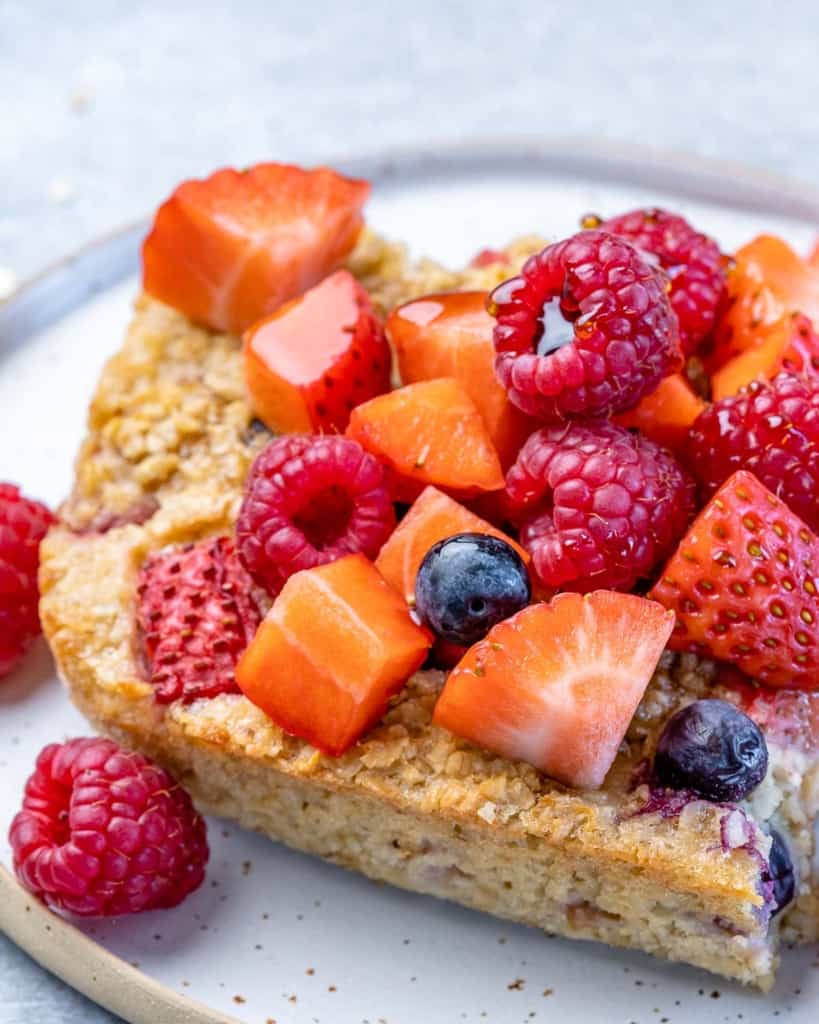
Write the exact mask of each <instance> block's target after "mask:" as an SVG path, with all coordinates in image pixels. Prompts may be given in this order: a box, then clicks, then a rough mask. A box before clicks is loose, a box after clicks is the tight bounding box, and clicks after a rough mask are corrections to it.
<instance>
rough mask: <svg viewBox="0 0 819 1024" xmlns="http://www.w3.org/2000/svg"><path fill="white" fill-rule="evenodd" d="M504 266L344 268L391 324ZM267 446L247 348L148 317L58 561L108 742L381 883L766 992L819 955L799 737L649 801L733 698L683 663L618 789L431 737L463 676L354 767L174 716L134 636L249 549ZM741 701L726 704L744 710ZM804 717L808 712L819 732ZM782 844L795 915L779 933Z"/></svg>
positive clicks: (127, 351) (94, 411) (110, 383)
mask: <svg viewBox="0 0 819 1024" xmlns="http://www.w3.org/2000/svg"><path fill="white" fill-rule="evenodd" d="M541 245H542V240H540V239H534V238H530V239H523V240H520V241H519V242H516V243H514V244H513V245H512V246H510V247H509V249H508V250H507V262H506V263H497V264H493V265H492V266H490V267H488V268H482V269H478V268H470V269H467V270H464V271H459V272H450V271H448V270H445V269H444V268H442V267H440V266H438V265H437V264H435V263H432V262H430V261H421V262H420V263H417V264H413V263H411V262H410V261H409V259H408V257H407V254H406V252H405V250H404V248H403V247H402V246H400V245H394V244H390V243H387V242H384V241H383V240H381V239H380V238H378V237H377V236H375V235H374V234H372V233H369V232H365V234H364V235H363V236H362V238H361V240H360V241H359V244H358V246H357V248H356V250H355V251H354V253H353V255H352V257H351V258H350V260H349V261H348V265H349V267H350V269H351V270H352V271H353V273H354V274H355V275H356V276H357V277H358V278H359V279H360V280H361V281H362V282H363V283H364V284H365V285H366V287H367V288H368V289H369V290H370V292H371V294H372V295H373V298H374V300H375V301H376V303H377V305H378V306H379V307H380V308H381V310H382V311H386V310H388V309H390V308H392V307H393V306H394V305H395V304H397V303H398V302H401V301H406V300H407V299H410V298H413V297H415V296H418V295H421V294H426V293H429V292H434V291H442V290H452V289H467V288H469V289H477V288H479V289H485V288H489V287H491V286H493V285H495V284H497V283H499V282H500V281H501V280H503V279H505V278H506V277H508V276H509V275H510V272H514V271H516V270H517V269H518V267H519V266H520V263H521V262H522V259H523V258H524V256H525V255H527V254H529V253H530V252H532V251H535V250H536V249H538V248H539V247H540V246H541ZM268 436H269V435H267V433H266V431H265V430H264V429H263V428H261V427H260V425H259V424H258V423H257V422H255V421H254V420H253V417H252V413H251V410H250V409H249V407H248V405H247V403H246V400H245V391H244V383H243V375H242V364H241V359H240V346H239V341H238V339H236V338H234V337H230V336H227V335H219V334H213V333H210V332H208V331H206V330H203V329H200V328H198V327H195V326H193V325H192V324H191V323H190V322H189V321H187V320H186V319H185V318H184V317H183V316H182V315H181V314H179V313H176V312H174V311H173V310H171V309H170V308H168V307H166V306H163V305H161V304H160V303H158V302H155V301H154V300H152V299H149V298H147V297H146V296H141V297H139V298H138V300H137V302H136V307H135V315H134V319H133V321H132V324H131V326H130V328H129V330H128V334H127V337H126V340H125V343H124V345H123V347H122V348H121V350H120V351H119V352H118V353H117V354H116V355H115V356H114V357H113V358H112V359H111V360H110V361H109V363H108V365H107V366H106V368H105V369H104V371H103V373H102V376H101V379H100V381H99V384H98V387H97V391H96V394H95V397H94V399H93V401H92V404H91V408H90V411H89V419H88V435H87V438H86V440H85V442H84V443H83V446H82V448H81V450H80V453H79V456H78V459H77V463H76V482H75V486H74V490H73V492H72V494H71V496H70V497H69V498H68V500H67V501H66V503H65V505H64V507H63V509H62V519H63V525H62V526H60V527H58V528H56V529H54V530H52V532H51V533H50V535H49V536H48V538H47V539H46V541H45V542H44V545H43V549H42V570H41V585H42V593H43V599H42V619H43V624H44V628H45V631H46V634H47V636H48V639H49V642H50V644H51V646H52V649H53V651H54V653H55V655H56V658H57V661H58V665H59V668H60V671H61V674H62V676H63V678H64V679H65V681H66V683H67V684H68V687H69V690H70V693H71V695H72V698H73V699H74V701H75V702H76V703H77V705H78V706H79V707H80V709H81V710H82V711H83V712H84V713H85V714H86V715H87V716H88V718H89V719H90V720H91V721H92V722H93V723H94V724H95V725H96V726H97V727H99V728H100V729H101V730H102V731H103V732H105V733H108V734H110V735H112V736H114V737H115V738H116V739H118V740H120V741H121V742H124V743H126V744H129V745H131V746H134V747H137V748H139V749H140V750H143V751H145V752H146V753H148V754H150V755H151V756H153V757H155V758H157V759H158V760H159V761H160V762H161V763H163V764H164V765H166V766H167V767H168V768H170V769H171V770H172V771H173V772H174V773H175V774H176V775H177V776H178V777H179V778H180V780H181V781H182V783H183V784H184V785H185V786H186V787H187V788H188V789H189V790H190V791H191V793H192V794H193V796H194V797H195V799H196V800H197V801H198V803H199V805H200V806H201V807H202V808H204V809H206V810H209V811H212V812H215V813H218V814H220V815H224V816H226V817H230V818H233V819H235V820H237V821H239V822H240V823H241V824H243V825H245V826H247V827H249V828H252V829H256V830H258V831H261V832H264V833H266V834H267V835H269V836H270V837H271V838H273V839H275V840H279V841H282V842H285V843H287V844H288V845H290V846H293V847H295V848H297V849H301V850H305V851H307V852H310V853H315V854H317V855H319V856H321V857H324V858H326V859H328V860H331V861H333V862H335V863H337V864H341V865H343V866H345V867H349V868H352V869H354V870H358V871H361V872H363V873H364V874H366V875H368V876H370V877H372V878H375V879H378V880H383V881H387V882H390V883H392V884H395V885H398V886H402V887H404V888H408V889H413V890H416V891H419V892H425V893H431V894H433V895H436V896H440V897H442V898H446V899H451V900H455V901H456V902H459V903H462V904H465V905H467V906H471V907H475V908H478V909H481V910H486V911H488V912H490V913H493V914H496V915H498V916H499V917H504V918H508V919H510V920H514V921H519V922H523V923H525V924H529V925H533V926H535V927H539V928H542V929H545V930H546V931H548V932H554V933H558V934H561V935H567V936H571V937H575V938H585V939H597V940H600V941H603V942H607V943H611V944H612V945H618V946H628V947H634V948H638V949H644V950H647V951H648V952H650V953H654V954H656V955H659V956H663V957H667V958H670V959H674V960H682V961H685V962H688V963H691V964H695V965H698V966H700V967H704V968H707V969H709V970H712V971H715V972H717V973H720V974H723V975H725V976H727V977H731V978H736V979H739V980H741V981H743V982H745V983H748V984H752V985H756V986H758V987H760V988H763V989H766V988H768V987H770V985H771V984H772V982H773V977H774V972H775V969H776V964H777V958H778V953H777V949H778V946H779V943H780V940H781V939H784V940H785V941H787V942H800V941H815V940H816V939H817V938H819V894H817V890H816V889H814V888H813V886H816V885H819V856H818V855H817V834H816V828H815V824H814V822H815V819H816V817H817V815H819V751H816V750H815V749H814V747H813V745H812V743H813V741H812V740H811V739H810V735H811V734H810V731H809V730H808V729H807V728H806V729H804V730H803V729H801V728H800V726H799V721H798V718H797V720H795V724H794V725H793V727H792V728H790V729H783V728H780V727H779V723H777V722H776V721H774V722H773V723H772V727H771V728H770V729H769V730H768V731H767V739H768V744H769V751H770V768H769V773H768V776H767V778H766V780H765V782H764V783H763V785H762V786H761V787H760V788H759V789H758V790H757V791H756V792H755V793H754V794H753V795H752V797H751V798H750V800H749V801H748V802H747V803H745V804H743V805H741V806H738V807H733V806H722V805H714V804H710V803H707V802H705V801H701V800H688V801H677V802H676V803H674V802H673V801H672V802H670V803H669V802H668V801H666V802H663V801H662V800H659V799H658V798H657V795H656V794H655V793H653V792H652V791H651V790H650V788H649V786H648V785H647V784H645V783H643V784H640V781H639V780H640V771H641V766H642V765H643V764H644V763H645V759H646V757H647V756H648V755H649V754H650V753H651V751H653V748H654V744H655V740H656V736H657V734H658V731H659V729H660V727H661V725H662V724H663V723H664V721H665V720H666V719H667V717H668V715H669V714H670V713H671V712H672V711H673V710H675V709H676V708H678V707H680V706H681V705H682V704H684V703H686V702H688V701H690V700H692V699H695V698H696V697H699V696H702V695H703V694H705V693H709V694H711V693H715V692H716V693H720V694H722V691H721V690H720V688H719V685H718V683H717V677H716V670H715V667H714V666H713V665H712V664H710V663H708V662H705V661H701V660H698V659H697V658H696V657H694V656H693V655H681V656H680V655H672V654H670V653H667V654H665V655H664V656H663V658H662V661H661V663H660V666H659V668H658V671H657V672H656V674H655V677H654V679H653V681H652V683H651V685H650V687H649V689H648V691H647V693H646V695H645V698H644V699H643V702H642V704H641V705H640V708H639V709H638V712H637V714H636V716H635V718H634V720H633V722H632V724H631V728H630V730H629V733H628V736H627V738H626V740H625V741H624V743H623V745H622V748H621V751H620V754H619V756H618V758H617V761H616V762H615V765H614V767H613V768H612V770H611V772H610V773H609V776H608V778H607V780H606V784H605V786H604V787H603V789H602V790H601V791H599V792H595V793H581V792H576V791H570V790H567V789H565V788H563V787H561V786H560V785H558V784H556V783H553V782H551V781H550V780H548V779H546V778H544V777H543V776H541V775H539V773H538V772H537V771H536V770H535V769H534V768H532V767H530V766H528V765H525V764H521V763H510V762H508V761H505V760H503V759H501V758H498V757H495V756H493V755H492V754H490V753H488V752H486V751H484V750H479V749H476V748H474V747H471V746H470V745H469V744H467V743H465V742H464V741H462V740H460V739H458V738H457V737H455V736H453V735H451V734H450V733H448V732H445V731H444V730H442V729H439V728H437V727H435V726H433V725H432V724H431V713H432V708H433V705H434V701H435V697H436V695H437V693H438V691H439V689H440V687H441V685H442V682H443V674H442V673H440V672H437V671H424V672H419V673H418V674H416V675H415V676H414V677H413V678H412V679H411V680H410V682H409V684H408V685H407V687H406V689H405V690H404V691H403V692H402V693H401V694H400V695H399V696H398V697H397V698H395V699H394V700H393V702H392V705H391V707H390V710H389V712H388V714H387V715H386V717H385V718H384V720H383V722H382V723H381V724H380V725H379V726H378V727H377V728H376V729H374V730H373V731H372V732H371V733H369V734H368V735H367V736H366V737H365V739H364V740H363V741H362V742H360V743H359V744H358V745H357V746H356V747H354V748H353V749H352V750H351V751H349V752H348V753H347V754H345V755H344V756H342V757H340V758H338V759H333V758H329V757H326V756H324V755H322V754H320V753H318V752H317V751H316V750H314V749H313V748H312V747H310V746H309V745H308V744H306V743H304V742H302V741H300V740H297V739H294V738H293V737H290V736H288V735H286V734H284V733H283V732H282V731H281V730H280V729H279V728H278V727H277V726H275V725H274V724H273V723H272V722H271V721H270V720H269V719H268V718H267V717H266V716H265V715H264V714H263V713H262V712H261V711H260V710H259V709H258V708H256V707H255V706H254V705H253V704H251V703H250V702H249V701H248V700H247V699H246V698H244V697H243V696H240V695H221V696H218V697H216V698H214V699H211V700H202V701H198V702H195V703H193V704H190V705H183V704H181V703H178V702H177V703H173V704H171V705H168V706H166V707H162V706H160V705H158V704H157V703H155V702H154V700H153V697H152V688H151V686H150V685H149V684H148V683H147V682H146V681H145V673H144V666H143V665H142V664H141V660H140V654H139V644H138V638H137V633H136V623H135V585H136V577H137V573H138V570H139V567H140V566H141V564H142V563H143V561H144V559H145V557H146V556H147V554H148V553H149V552H151V551H154V550H157V549H159V548H162V547H165V546H167V545H172V544H179V543H183V542H187V541H193V540H197V539H200V538H202V537H205V536H209V535H218V534H222V533H228V532H230V531H231V530H232V527H233V524H234V521H235V517H236V514H237V512H238V506H239V503H240V501H241V495H242V487H243V483H244V479H245V475H246V473H247V471H248V468H249V466H250V463H251V461H252V459H253V457H254V456H255V454H256V453H257V452H258V451H259V450H260V449H261V447H263V445H264V444H265V441H266V440H267V438H268ZM726 695H728V696H730V694H729V693H728V692H727V691H726ZM805 713H806V714H807V713H808V711H806V712H805ZM769 823H773V824H775V825H776V827H777V828H778V829H780V830H781V831H783V832H784V833H785V834H786V835H787V836H788V838H789V841H790V843H791V847H792V850H793V854H794V860H795V862H796V868H797V872H798V876H799V888H798V897H797V899H796V901H795V903H794V904H793V905H792V906H791V907H790V908H789V909H788V911H787V912H786V914H784V915H782V916H781V917H778V918H776V919H774V920H773V921H770V920H769V912H770V903H769V896H770V893H769V892H768V891H767V890H766V885H765V882H764V878H763V874H762V872H763V867H764V865H765V855H766V854H767V851H768V848H769V845H770V839H769V837H768V836H767V835H766V834H765V831H764V829H765V826H767V825H768V824H769Z"/></svg>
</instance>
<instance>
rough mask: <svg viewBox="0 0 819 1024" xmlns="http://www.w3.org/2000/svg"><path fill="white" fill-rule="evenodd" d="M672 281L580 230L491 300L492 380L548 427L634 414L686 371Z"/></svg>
mask: <svg viewBox="0 0 819 1024" xmlns="http://www.w3.org/2000/svg"><path fill="white" fill-rule="evenodd" d="M666 285H667V278H666V277H665V275H664V274H663V272H662V271H661V270H659V269H657V268H656V267H654V266H652V265H651V264H650V263H649V262H648V261H647V260H646V259H645V257H644V256H642V255H641V254H640V253H638V252H637V250H636V249H635V248H634V247H633V246H632V245H630V244H629V243H628V242H626V241H623V239H620V238H615V237H614V236H613V235H609V234H607V233H606V232H604V231H581V232H580V233H579V234H577V235H574V236H573V237H572V238H569V239H567V240H566V241H564V242H558V243H557V244H555V245H550V246H547V247H546V248H545V249H544V250H543V251H542V252H540V253H538V254H537V255H536V256H531V257H530V258H529V259H528V260H527V261H526V262H525V263H524V264H523V269H522V271H521V274H520V276H519V277H513V278H512V279H511V280H509V281H505V282H504V283H503V284H501V285H499V286H498V287H497V288H496V289H495V290H494V291H493V292H492V294H491V295H490V297H489V302H488V309H489V312H490V313H491V314H492V315H493V316H494V317H495V318H496V319H497V324H496V325H495V330H494V335H493V336H494V341H495V349H496V350H497V353H498V355H497V357H496V361H495V372H496V373H497V375H498V378H499V380H500V382H501V384H503V386H504V387H505V388H506V390H507V392H508V393H509V397H510V399H511V400H512V401H513V402H514V403H515V405H517V406H519V407H520V408H521V409H523V411H524V412H527V413H529V414H530V415H532V416H537V417H539V418H540V419H543V420H547V421H554V420H562V419H578V418H584V417H589V416H600V415H608V414H611V413H615V412H620V411H622V410H624V409H628V408H630V407H631V406H633V405H636V404H637V402H639V401H640V399H641V398H642V397H643V396H644V395H647V394H648V393H649V392H651V391H653V390H654V389H655V388H656V387H657V385H658V384H659V383H660V381H661V380H662V379H663V377H665V376H666V375H667V374H669V373H672V372H674V371H675V370H678V369H680V368H681V366H682V356H681V354H680V345H679V328H678V324H677V318H676V316H675V315H674V312H673V311H672V309H671V305H670V303H669V301H668V296H667V294H666Z"/></svg>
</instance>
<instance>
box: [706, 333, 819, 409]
mask: <svg viewBox="0 0 819 1024" xmlns="http://www.w3.org/2000/svg"><path fill="white" fill-rule="evenodd" d="M760 337H762V335H760ZM782 370H789V371H792V372H797V373H810V374H814V373H816V372H817V370H819V334H817V332H816V331H815V330H814V327H813V323H812V322H811V321H810V320H809V319H808V317H806V316H805V315H804V314H802V313H790V314H788V315H786V316H784V317H782V319H781V320H778V321H777V322H776V323H775V324H773V325H772V326H771V327H770V328H768V330H767V332H766V334H765V336H764V338H763V339H762V340H761V341H760V342H759V344H757V345H754V346H753V347H752V348H747V349H746V350H745V351H744V352H741V353H740V354H739V355H737V356H734V358H733V359H730V360H729V361H728V362H727V363H725V364H724V365H723V366H721V367H720V369H719V370H717V371H716V373H715V374H714V375H713V377H712V378H711V394H712V397H713V399H714V401H715V402H717V401H719V399H720V398H726V397H727V396H728V395H735V394H737V392H738V391H739V390H740V388H744V387H745V386H746V385H748V384H750V383H751V381H752V380H772V379H773V378H774V377H775V376H776V375H777V374H778V373H780V372H781V371H782Z"/></svg>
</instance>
